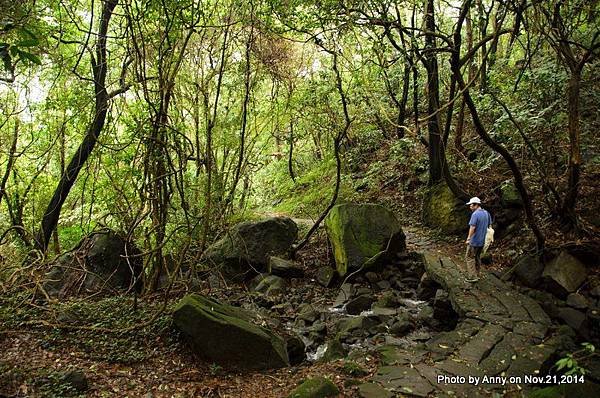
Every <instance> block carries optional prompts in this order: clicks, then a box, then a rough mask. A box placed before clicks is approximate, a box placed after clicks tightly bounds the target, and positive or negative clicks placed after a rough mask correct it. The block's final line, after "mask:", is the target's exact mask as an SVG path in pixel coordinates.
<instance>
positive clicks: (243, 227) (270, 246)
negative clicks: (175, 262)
mask: <svg viewBox="0 0 600 398" xmlns="http://www.w3.org/2000/svg"><path fill="white" fill-rule="evenodd" d="M297 238H298V227H297V226H296V223H295V222H294V221H292V219H290V218H287V217H274V218H268V219H265V220H261V221H246V222H242V223H239V224H236V225H235V226H234V227H233V228H232V229H231V230H229V231H228V232H227V233H226V235H225V236H224V237H223V238H222V239H221V240H219V241H217V242H215V243H214V244H212V245H211V246H210V247H209V248H208V249H207V250H206V253H205V255H204V260H205V261H206V262H207V263H208V264H209V265H211V266H212V267H214V268H218V269H220V270H221V271H222V273H223V275H224V276H225V277H227V278H228V279H233V280H244V279H247V278H248V276H249V275H250V276H251V275H255V274H256V272H264V271H266V269H267V265H268V262H269V257H270V256H273V255H281V254H285V253H286V252H287V251H288V250H289V248H290V247H291V245H292V243H294V241H295V240H296V239H297Z"/></svg>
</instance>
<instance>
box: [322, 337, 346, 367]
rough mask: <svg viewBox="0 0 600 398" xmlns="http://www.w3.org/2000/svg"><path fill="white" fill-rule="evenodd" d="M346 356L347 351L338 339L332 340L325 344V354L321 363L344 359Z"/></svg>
mask: <svg viewBox="0 0 600 398" xmlns="http://www.w3.org/2000/svg"><path fill="white" fill-rule="evenodd" d="M347 354H348V350H346V349H345V348H344V346H343V344H342V342H341V341H339V340H338V339H333V340H330V341H328V342H327V345H326V347H325V353H324V354H323V357H322V358H321V361H322V362H331V361H335V360H336V359H342V358H345V357H346V355H347Z"/></svg>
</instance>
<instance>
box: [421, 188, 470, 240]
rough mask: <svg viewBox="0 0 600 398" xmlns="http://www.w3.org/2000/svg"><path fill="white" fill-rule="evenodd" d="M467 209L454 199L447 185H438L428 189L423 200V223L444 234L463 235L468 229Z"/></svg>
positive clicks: (462, 203) (463, 204)
mask: <svg viewBox="0 0 600 398" xmlns="http://www.w3.org/2000/svg"><path fill="white" fill-rule="evenodd" d="M469 217H470V215H469V209H468V207H467V206H465V203H464V202H463V201H462V200H460V199H458V198H456V197H455V196H454V194H453V193H452V191H450V188H448V185H446V184H445V183H440V184H437V185H434V186H433V187H431V188H429V189H428V190H427V192H426V193H425V196H424V200H423V221H424V222H425V224H426V225H428V226H431V227H433V228H440V229H441V230H442V232H443V233H446V234H458V233H464V232H465V231H466V230H467V228H468V223H469Z"/></svg>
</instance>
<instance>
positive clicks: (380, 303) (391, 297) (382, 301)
mask: <svg viewBox="0 0 600 398" xmlns="http://www.w3.org/2000/svg"><path fill="white" fill-rule="evenodd" d="M397 306H398V299H397V298H396V295H395V294H394V293H393V292H385V293H383V294H382V295H381V297H380V298H379V300H377V302H376V303H375V304H373V307H382V308H385V307H388V308H395V307H397Z"/></svg>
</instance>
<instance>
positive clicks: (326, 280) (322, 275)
mask: <svg viewBox="0 0 600 398" xmlns="http://www.w3.org/2000/svg"><path fill="white" fill-rule="evenodd" d="M334 277H335V270H334V269H333V268H331V267H321V268H319V269H318V270H317V275H316V278H317V282H318V283H319V285H321V286H323V287H329V286H331V282H333V278H334Z"/></svg>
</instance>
